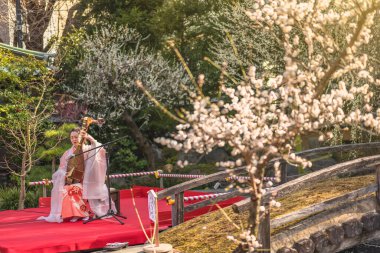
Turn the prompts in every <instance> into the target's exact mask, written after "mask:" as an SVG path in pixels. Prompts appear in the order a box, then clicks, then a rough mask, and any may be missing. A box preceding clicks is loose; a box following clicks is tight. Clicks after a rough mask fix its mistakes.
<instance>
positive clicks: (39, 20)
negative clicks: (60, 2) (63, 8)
mask: <svg viewBox="0 0 380 253" xmlns="http://www.w3.org/2000/svg"><path fill="white" fill-rule="evenodd" d="M55 3H56V0H49V1H47V2H45V1H37V0H28V1H25V6H24V12H25V15H24V19H25V20H26V23H27V25H28V34H27V35H26V36H25V38H24V42H25V46H26V48H27V49H31V50H37V51H43V50H44V43H43V42H44V33H45V31H46V29H47V28H48V25H49V23H50V20H51V17H52V15H53V10H54V5H55Z"/></svg>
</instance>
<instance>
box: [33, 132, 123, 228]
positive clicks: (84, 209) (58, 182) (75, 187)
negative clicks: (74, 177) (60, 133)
mask: <svg viewBox="0 0 380 253" xmlns="http://www.w3.org/2000/svg"><path fill="white" fill-rule="evenodd" d="M79 135H81V137H82V138H84V140H87V141H89V142H90V143H91V145H83V146H82V150H83V152H85V151H86V150H90V149H93V148H96V147H98V146H100V145H101V144H100V143H99V142H97V141H96V140H95V139H94V138H93V137H92V136H90V135H89V134H87V133H86V132H85V131H83V130H81V129H80V128H75V129H73V130H72V131H71V132H70V140H71V143H72V144H73V146H72V147H71V148H70V149H69V150H67V151H66V152H65V153H64V154H63V155H62V157H61V159H60V164H59V168H58V170H57V171H56V172H55V173H54V174H53V178H52V181H53V189H52V191H51V204H50V214H49V216H47V217H44V216H42V217H39V218H38V220H45V221H47V222H58V223H60V222H62V221H63V220H64V219H69V218H71V220H70V221H72V222H75V221H77V220H79V219H81V218H83V219H84V220H86V219H88V218H89V211H90V210H88V206H87V205H86V204H85V202H84V199H86V200H88V203H89V206H90V208H91V211H92V212H93V213H94V214H95V215H97V216H103V215H105V214H107V211H108V209H109V208H108V190H107V186H106V184H105V177H106V169H107V164H106V162H107V161H106V156H105V150H104V149H103V148H98V149H94V150H91V151H89V152H86V153H83V155H84V177H83V183H75V184H71V185H65V181H66V172H67V164H68V160H69V159H72V158H73V154H74V152H75V148H76V147H77V146H78V139H79V138H78V137H79ZM111 205H112V209H113V210H114V211H115V212H116V210H115V206H114V204H113V202H112V204H111Z"/></svg>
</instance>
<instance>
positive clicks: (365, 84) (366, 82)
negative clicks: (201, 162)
mask: <svg viewBox="0 0 380 253" xmlns="http://www.w3.org/2000/svg"><path fill="white" fill-rule="evenodd" d="M356 2H360V9H358V8H357V6H359V5H356V4H355V3H354V1H349V0H347V1H346V0H344V1H343V0H342V1H332V0H320V1H314V0H310V1H297V0H291V1H288V0H267V1H256V3H255V4H252V8H250V9H249V10H247V11H246V14H247V15H248V16H249V17H250V18H251V20H252V22H253V23H254V24H255V25H257V26H258V27H267V28H268V29H278V28H279V29H280V30H281V32H282V33H281V39H282V43H283V44H282V46H283V49H284V56H283V62H284V68H283V72H282V73H280V74H278V75H277V76H274V77H270V78H268V77H267V76H266V75H264V74H263V73H260V72H258V71H257V69H256V67H254V66H252V67H251V68H249V70H248V72H247V75H246V78H245V80H244V81H243V82H240V83H239V82H236V83H237V84H236V85H235V86H231V85H230V84H227V83H221V84H220V90H221V93H222V94H223V96H221V97H220V98H219V99H218V100H217V101H216V100H215V99H211V98H210V97H207V96H204V95H203V94H198V96H195V97H193V108H192V110H190V111H186V112H184V115H183V120H184V121H185V123H183V124H179V125H178V126H177V132H176V133H174V134H173V135H172V138H170V139H165V138H159V139H158V140H157V141H158V142H159V143H161V144H163V145H166V146H168V147H171V148H174V149H176V150H182V151H184V152H189V151H190V150H195V151H197V152H199V153H207V152H210V151H211V150H213V149H214V148H216V147H223V146H228V147H229V148H230V150H231V155H232V156H234V157H236V162H233V161H227V162H220V163H219V165H220V166H224V167H226V168H233V167H235V166H241V165H243V164H244V165H246V170H247V173H248V175H249V177H250V181H249V182H250V183H249V186H248V187H247V188H246V189H244V188H241V187H240V188H239V189H240V190H241V191H242V192H247V189H248V191H249V193H250V194H251V199H252V200H253V203H252V205H251V208H250V218H249V219H250V220H249V227H248V230H247V231H244V233H242V234H241V240H242V241H244V242H246V243H247V247H248V248H249V251H252V250H253V249H255V248H257V247H259V246H260V244H259V242H258V241H257V239H256V237H255V235H256V234H257V228H258V224H259V222H260V212H263V211H264V210H265V208H263V206H261V204H260V201H261V198H262V195H263V193H264V192H265V191H264V190H263V189H262V188H263V178H264V173H265V168H266V166H267V165H268V162H269V161H270V160H272V159H274V158H282V159H284V160H285V161H287V162H288V163H292V164H298V165H301V166H303V167H310V166H311V162H310V161H308V160H306V159H304V158H301V157H298V156H297V155H296V154H295V153H294V151H293V147H294V142H295V138H296V137H297V136H299V135H302V134H307V133H309V132H318V133H320V138H319V140H320V141H323V140H326V139H329V138H331V137H332V133H331V132H327V133H322V129H328V128H329V127H331V126H333V125H340V124H358V125H362V126H363V127H367V128H372V129H371V130H372V131H375V132H380V117H379V116H380V110H377V113H376V114H374V113H373V112H372V107H371V105H370V104H369V103H370V102H371V99H372V98H373V92H372V91H371V89H373V88H374V87H375V85H376V84H377V85H379V83H380V81H379V80H376V79H375V78H373V77H372V75H371V72H370V70H369V67H368V64H367V59H368V56H367V55H366V54H364V53H360V52H361V51H360V50H359V49H360V47H361V46H363V45H365V44H367V43H368V42H369V39H370V38H371V25H372V24H373V17H374V14H375V12H376V11H377V10H378V8H379V4H378V3H376V2H375V1H365V0H360V1H356ZM329 27H337V28H339V27H343V28H344V31H345V32H346V34H345V35H346V36H345V38H346V39H347V41H345V40H343V41H342V40H338V39H337V38H336V37H334V36H333V34H331V33H328V32H326V31H327V30H328V29H329ZM301 45H302V47H303V48H305V50H303V51H302V52H301V49H300V47H301ZM347 74H354V75H355V76H356V77H357V81H356V82H355V83H348V82H347V81H346V79H344V77H345V76H346V75H347ZM355 97H361V98H362V99H363V101H365V103H366V104H365V106H364V107H363V108H362V110H360V109H356V110H354V111H349V110H348V111H347V109H346V108H345V105H346V104H347V103H349V102H350V101H352V100H353V99H354V98H355ZM344 108H345V109H344ZM280 165H281V163H280V162H279V161H276V162H275V163H274V166H273V167H274V171H275V176H276V177H277V178H276V181H277V182H278V181H279V180H280ZM267 186H269V184H267ZM269 187H270V186H269ZM270 204H271V206H273V207H279V206H280V203H278V202H276V201H274V200H272V202H271V203H270Z"/></svg>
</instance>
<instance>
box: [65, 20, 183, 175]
mask: <svg viewBox="0 0 380 253" xmlns="http://www.w3.org/2000/svg"><path fill="white" fill-rule="evenodd" d="M141 39H142V37H141V35H139V34H137V33H136V32H134V30H131V29H128V28H112V27H104V28H100V29H99V30H98V31H96V32H94V34H93V35H84V38H83V40H81V43H80V44H81V46H80V48H81V50H83V51H81V55H82V58H79V60H75V61H76V62H77V64H78V65H77V68H76V70H77V71H78V72H77V74H78V75H77V76H78V77H80V79H78V80H77V82H76V83H75V84H74V85H72V84H71V83H70V82H66V83H65V90H66V91H67V92H69V93H71V94H73V96H75V97H76V98H77V100H78V101H81V102H83V103H85V104H86V105H88V106H89V109H90V110H91V113H92V114H94V115H96V117H104V118H106V119H108V120H109V119H111V120H112V119H118V120H122V121H123V122H124V124H125V125H126V126H127V127H128V129H129V133H130V134H131V136H132V138H133V139H134V140H135V142H136V144H137V146H138V147H139V150H141V152H142V153H143V154H144V156H145V158H146V159H147V161H148V163H149V166H150V168H151V169H154V168H155V167H156V155H155V152H154V150H153V148H152V145H151V142H150V141H149V139H148V138H146V137H145V136H144V134H143V132H142V131H141V127H142V126H143V125H144V124H145V123H147V122H148V121H149V118H150V117H151V115H152V114H154V113H156V112H155V111H154V110H152V108H154V106H153V104H152V103H151V102H150V101H149V100H148V99H147V98H146V97H145V96H144V94H143V93H142V92H141V91H140V90H138V89H137V88H136V87H135V85H134V82H135V80H137V79H138V78H143V80H144V82H145V83H146V85H147V86H149V89H150V90H151V91H152V93H153V94H155V96H156V97H157V99H158V100H159V101H161V102H162V103H164V104H165V105H168V106H170V105H173V104H175V103H179V102H181V103H184V101H182V95H181V90H180V84H185V83H186V81H187V79H186V78H185V75H184V71H183V70H182V68H180V67H178V66H171V65H170V64H169V63H168V62H167V61H166V60H164V59H163V58H162V56H161V55H159V54H153V53H151V52H150V51H149V50H147V49H146V48H144V47H142V46H141V45H140V42H141ZM63 50H64V49H63ZM69 50H71V51H70V52H74V51H75V50H72V49H69ZM65 57H66V58H67V59H71V58H70V57H71V55H70V54H66V55H65ZM75 59H77V58H75ZM151 130H152V129H151ZM151 135H154V130H152V133H151Z"/></svg>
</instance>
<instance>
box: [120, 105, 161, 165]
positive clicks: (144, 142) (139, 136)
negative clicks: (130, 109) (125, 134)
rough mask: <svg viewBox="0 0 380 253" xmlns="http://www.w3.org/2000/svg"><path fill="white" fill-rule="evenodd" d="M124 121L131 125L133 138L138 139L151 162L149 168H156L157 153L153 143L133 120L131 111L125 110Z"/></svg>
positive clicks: (139, 144) (138, 143) (140, 146)
mask: <svg viewBox="0 0 380 253" xmlns="http://www.w3.org/2000/svg"><path fill="white" fill-rule="evenodd" d="M122 118H123V120H124V122H125V123H126V124H127V126H128V127H129V130H130V132H131V135H132V137H133V139H134V140H135V141H136V143H137V146H138V147H139V149H140V150H141V152H143V154H144V156H145V158H146V160H147V161H148V164H149V170H155V169H156V155H155V153H154V150H153V148H152V145H151V143H150V142H149V140H148V139H147V138H145V136H144V135H143V134H142V132H141V131H140V128H139V127H138V126H137V125H136V123H135V121H134V120H133V118H132V116H131V115H129V113H127V112H124V113H123V116H122Z"/></svg>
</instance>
